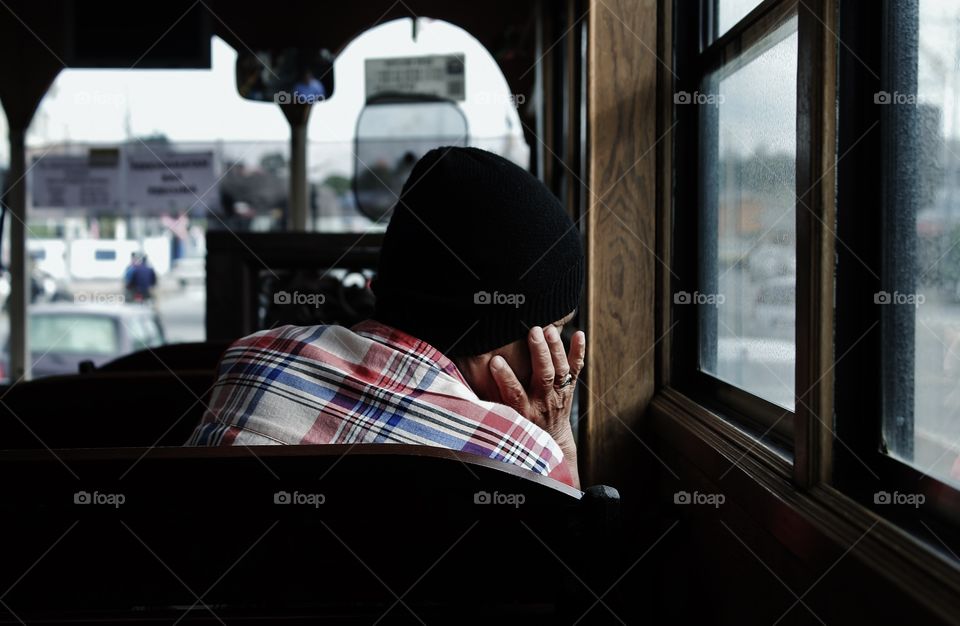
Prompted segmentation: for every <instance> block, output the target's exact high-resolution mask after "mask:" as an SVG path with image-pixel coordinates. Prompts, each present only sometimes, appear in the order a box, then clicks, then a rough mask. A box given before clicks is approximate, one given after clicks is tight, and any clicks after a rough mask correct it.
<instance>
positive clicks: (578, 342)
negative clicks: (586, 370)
mask: <svg viewBox="0 0 960 626" xmlns="http://www.w3.org/2000/svg"><path fill="white" fill-rule="evenodd" d="M586 354H587V336H586V335H585V334H584V333H583V331H582V330H578V331H577V332H575V333H573V337H572V338H571V339H570V353H569V354H568V355H567V362H568V363H569V364H570V373H571V374H573V377H574V378H577V377H578V376H580V372H581V371H582V370H583V359H584V357H585V356H586Z"/></svg>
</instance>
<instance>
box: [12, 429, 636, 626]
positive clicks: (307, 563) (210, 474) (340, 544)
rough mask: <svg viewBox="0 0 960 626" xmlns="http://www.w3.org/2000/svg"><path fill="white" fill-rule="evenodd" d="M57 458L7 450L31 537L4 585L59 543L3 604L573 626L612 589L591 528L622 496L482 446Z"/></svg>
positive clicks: (205, 617)
mask: <svg viewBox="0 0 960 626" xmlns="http://www.w3.org/2000/svg"><path fill="white" fill-rule="evenodd" d="M57 455H58V457H59V458H58V459H55V458H53V457H52V456H51V454H50V453H47V452H44V453H43V454H39V455H38V454H32V453H31V454H28V453H24V452H18V453H5V454H2V455H0V477H2V478H0V480H4V484H14V482H15V481H12V476H13V475H14V474H16V475H19V476H21V477H22V476H29V477H30V481H29V486H28V485H27V482H26V481H21V482H20V483H17V486H15V487H13V488H12V489H11V490H10V493H8V494H6V495H5V497H4V498H3V499H0V515H2V516H3V518H4V519H5V520H10V521H11V524H9V525H8V528H7V536H16V537H18V541H17V542H16V543H17V545H16V546H14V547H13V548H12V549H11V550H10V551H9V552H8V553H7V554H5V555H4V560H5V567H4V568H3V573H2V574H0V575H2V576H3V579H2V580H0V585H2V586H3V588H7V587H8V586H9V585H11V584H13V583H14V581H15V580H16V579H17V577H18V576H20V574H22V572H24V571H26V570H27V569H28V568H30V566H31V563H34V562H35V561H36V559H37V557H38V556H39V555H44V557H43V559H42V561H41V563H40V564H39V565H37V566H35V567H33V568H32V569H30V571H29V573H28V575H26V576H23V578H22V579H20V580H19V582H17V583H16V584H15V585H14V586H13V588H12V590H11V591H10V592H9V594H7V596H6V597H5V598H4V602H5V603H6V604H7V605H9V607H10V609H11V610H13V611H15V612H16V613H17V615H18V616H19V617H20V619H24V620H26V621H28V622H30V621H33V620H34V619H50V620H52V621H54V622H57V621H59V620H62V619H65V618H66V617H73V618H82V617H86V618H88V619H91V620H93V619H104V618H106V617H111V618H113V619H117V620H120V621H125V622H126V621H131V620H137V619H142V620H144V621H147V620H169V621H174V620H176V619H178V618H180V617H181V616H185V619H184V622H186V623H190V622H205V623H206V622H210V623H216V622H217V620H221V619H222V620H224V621H232V620H234V619H240V618H243V619H246V620H251V621H253V622H254V623H276V621H278V620H280V619H284V620H287V621H284V623H316V621H317V620H319V619H324V620H325V621H326V622H329V623H351V624H353V623H367V624H369V623H374V622H375V621H376V620H378V619H379V618H383V620H382V621H381V622H380V623H420V622H421V621H422V622H426V623H433V622H439V623H477V622H480V621H485V622H489V621H492V620H497V621H500V622H502V623H518V622H519V621H520V620H523V621H524V623H561V622H563V623H569V622H572V621H573V620H575V619H576V617H577V616H578V615H580V612H582V611H584V610H586V608H587V607H589V606H590V605H591V604H593V603H594V601H595V598H596V595H594V594H600V593H602V592H603V591H605V589H600V588H597V589H596V591H593V590H592V589H588V587H589V586H590V585H592V584H593V583H592V582H591V581H592V578H591V571H592V569H595V568H591V563H593V564H594V565H595V564H596V562H597V561H598V559H602V558H604V557H606V556H609V550H606V549H604V548H599V547H598V544H597V542H596V541H589V542H588V541H586V537H585V534H586V533H588V532H589V533H591V535H595V534H596V533H598V532H600V533H601V535H603V534H605V535H606V537H607V539H609V540H611V541H615V539H614V538H613V534H612V529H611V528H609V518H610V511H611V508H610V506H611V505H613V506H615V505H616V502H617V499H618V498H617V496H616V495H615V492H614V493H611V492H609V491H604V490H599V491H593V492H590V493H588V494H587V495H586V496H583V497H581V494H580V493H579V492H577V491H575V490H573V489H570V488H568V487H565V486H562V485H560V484H559V483H556V482H554V481H552V480H549V479H545V478H543V477H540V476H538V475H534V474H531V473H529V472H526V471H524V470H521V469H519V468H516V467H514V466H511V465H508V464H504V463H499V462H496V461H489V460H487V459H483V458H480V457H474V456H471V455H466V454H460V453H453V452H450V451H445V450H442V449H437V448H426V447H415V446H400V445H390V444H381V445H377V444H373V445H370V444H367V445H358V446H349V445H332V446H309V447H299V446H298V447H294V446H283V447H281V446H268V447H257V448H248V449H244V448H230V449H179V450H174V449H157V450H153V451H144V450H121V451H113V452H110V453H105V452H104V451H57ZM68 468H69V471H68ZM71 474H74V475H71ZM121 477H122V478H121ZM597 499H600V500H602V501H603V502H604V503H605V506H600V507H598V506H597V502H596V500H597ZM597 524H601V527H599V528H598V526H597ZM52 544H56V545H55V546H54V548H53V549H49V548H50V546H51V545H52ZM585 546H589V549H582V548H583V547H585ZM48 549H49V550H48ZM45 551H46V553H45ZM191 607H192V608H191ZM601 612H602V611H601ZM604 617H609V615H606V616H604ZM582 623H591V619H590V616H588V619H585V620H584V621H583V622H582Z"/></svg>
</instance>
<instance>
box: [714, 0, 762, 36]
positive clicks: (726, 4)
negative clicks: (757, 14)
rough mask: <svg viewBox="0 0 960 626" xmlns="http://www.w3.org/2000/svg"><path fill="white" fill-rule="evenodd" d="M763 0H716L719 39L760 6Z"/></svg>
mask: <svg viewBox="0 0 960 626" xmlns="http://www.w3.org/2000/svg"><path fill="white" fill-rule="evenodd" d="M761 1H762V0H716V15H717V33H716V35H717V37H719V36H721V35H723V34H724V33H725V32H727V31H728V30H730V27H732V26H733V25H734V24H736V23H737V22H739V21H740V20H741V19H743V18H744V17H746V15H747V14H748V13H750V11H752V10H754V9H755V8H757V7H758V6H759V5H760V2H761Z"/></svg>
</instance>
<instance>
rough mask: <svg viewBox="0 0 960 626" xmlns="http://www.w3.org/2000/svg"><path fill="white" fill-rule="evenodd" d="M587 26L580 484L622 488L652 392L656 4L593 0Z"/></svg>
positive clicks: (641, 449)
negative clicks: (584, 409) (585, 349)
mask: <svg viewBox="0 0 960 626" xmlns="http://www.w3.org/2000/svg"><path fill="white" fill-rule="evenodd" d="M588 19H589V37H588V39H589V48H588V62H589V80H588V108H589V114H588V115H589V127H590V131H589V134H590V138H589V150H588V156H587V159H588V163H589V172H590V175H589V178H588V180H589V187H590V190H589V192H588V194H587V206H586V211H587V213H586V220H585V221H586V232H587V255H588V259H589V261H588V263H589V276H588V284H587V311H588V316H587V320H588V322H587V340H588V353H587V378H586V381H585V382H586V389H587V392H586V393H585V394H584V398H585V400H586V402H585V405H586V407H587V413H586V416H585V418H584V419H585V422H586V431H585V438H584V440H583V443H582V446H581V454H582V458H583V465H584V467H583V470H584V474H585V476H586V481H585V484H591V483H597V482H604V481H607V482H610V483H611V484H616V485H617V486H618V487H621V488H622V487H623V482H624V479H625V478H627V477H630V476H633V475H635V471H633V470H635V469H636V467H635V466H633V464H634V462H635V460H636V459H638V458H642V457H643V455H644V454H645V453H646V452H645V449H646V444H645V443H644V442H643V441H642V440H641V438H642V435H641V434H640V432H639V427H640V424H641V421H642V419H643V415H644V413H645V410H646V407H647V405H648V403H649V401H650V398H651V396H652V394H653V391H654V356H655V355H654V352H655V351H654V342H655V340H656V337H655V336H654V317H653V316H654V311H655V307H654V288H653V286H654V282H655V278H656V277H655V268H656V264H657V263H658V261H657V259H656V256H655V253H654V250H655V249H656V243H655V240H656V235H655V225H656V150H655V148H654V145H655V143H656V141H657V135H656V119H657V115H656V106H657V99H656V94H657V89H656V87H657V71H658V70H657V68H658V59H657V56H656V53H655V50H656V48H657V3H656V2H655V1H653V0H596V1H595V2H591V3H590V15H589V18H588ZM630 431H633V434H631V432H630ZM631 468H632V469H631Z"/></svg>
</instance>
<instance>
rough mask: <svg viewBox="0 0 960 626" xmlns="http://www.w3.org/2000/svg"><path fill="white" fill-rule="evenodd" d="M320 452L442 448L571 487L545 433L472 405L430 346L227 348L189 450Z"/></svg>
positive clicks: (287, 343) (318, 334) (308, 336)
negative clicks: (273, 447)
mask: <svg viewBox="0 0 960 626" xmlns="http://www.w3.org/2000/svg"><path fill="white" fill-rule="evenodd" d="M328 443H347V444H352V443H401V444H418V445H430V446H438V447H444V448H449V449H452V450H459V451H462V452H468V453H470V454H476V455H479V456H483V457H487V458H490V459H496V460H499V461H503V462H505V463H513V464H515V465H519V466H520V467H523V468H526V469H528V470H531V471H534V472H537V473H538V474H543V475H545V476H550V477H551V478H554V479H556V480H559V481H562V482H565V483H567V484H572V478H571V476H570V472H569V470H568V469H567V466H566V464H565V463H564V460H563V453H562V452H561V451H560V448H559V446H557V444H556V442H555V441H554V440H553V438H552V437H550V435H548V434H547V433H546V432H545V431H544V430H543V429H541V428H540V427H539V426H537V425H535V424H534V423H533V422H531V421H529V420H528V419H526V418H525V417H523V416H521V415H520V414H519V413H517V412H516V411H514V410H513V409H511V408H509V407H507V406H504V405H502V404H496V403H493V402H484V401H483V400H481V399H480V398H478V397H477V395H476V394H475V393H474V392H473V390H472V389H471V388H470V387H469V386H468V385H467V382H466V380H464V378H463V376H462V375H461V374H460V372H459V371H458V370H457V367H456V366H455V365H454V364H453V362H452V361H450V359H448V358H447V357H445V356H444V355H443V354H441V353H440V352H439V351H437V350H436V349H435V348H433V347H432V346H430V345H429V344H427V343H424V342H423V341H420V340H418V339H416V338H414V337H411V336H410V335H407V334H405V333H402V332H400V331H398V330H396V329H394V328H391V327H389V326H385V325H383V324H380V323H378V322H375V321H366V322H362V323H360V324H358V325H356V326H355V327H353V328H352V329H347V328H344V327H342V326H284V327H282V328H277V329H272V330H267V331H261V332H258V333H256V334H253V335H250V336H249V337H244V338H243V339H240V340H239V341H237V342H235V343H234V344H233V345H231V346H230V348H229V349H228V350H227V351H226V352H225V353H224V355H223V358H222V359H221V361H220V366H219V372H218V379H217V382H216V383H215V385H214V387H213V390H212V396H211V401H210V404H209V405H208V409H207V411H206V413H205V414H204V416H203V419H202V420H201V422H200V424H199V425H198V426H197V427H196V429H195V430H194V432H193V434H192V436H191V437H190V440H189V441H188V442H187V445H193V446H221V445H223V446H227V445H270V444H328Z"/></svg>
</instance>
